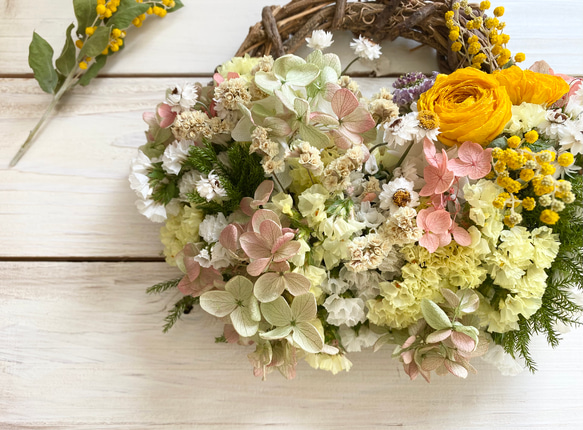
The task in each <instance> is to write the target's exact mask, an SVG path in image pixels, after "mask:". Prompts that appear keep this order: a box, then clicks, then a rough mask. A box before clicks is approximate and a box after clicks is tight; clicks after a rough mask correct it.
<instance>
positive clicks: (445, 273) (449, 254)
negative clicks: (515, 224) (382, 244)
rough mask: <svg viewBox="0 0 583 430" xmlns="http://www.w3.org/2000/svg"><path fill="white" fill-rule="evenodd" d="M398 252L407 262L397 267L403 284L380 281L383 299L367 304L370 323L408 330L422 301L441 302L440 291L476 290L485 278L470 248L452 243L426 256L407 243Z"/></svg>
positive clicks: (424, 250)
mask: <svg viewBox="0 0 583 430" xmlns="http://www.w3.org/2000/svg"><path fill="white" fill-rule="evenodd" d="M401 253H402V254H403V256H404V257H405V260H406V261H407V263H406V264H405V265H404V266H403V267H402V268H401V274H402V277H403V281H402V282H401V281H392V282H381V283H380V284H379V287H380V290H381V295H382V296H383V298H382V299H372V300H369V301H368V302H367V307H368V309H369V313H368V315H367V317H368V319H369V320H370V322H372V323H373V324H376V325H381V326H388V327H391V328H405V327H408V326H409V325H411V324H413V323H415V322H416V321H417V320H419V319H420V318H422V317H423V316H422V312H421V302H422V301H423V299H429V300H433V301H436V302H441V301H443V298H442V296H441V293H440V290H441V288H451V289H457V288H458V287H459V288H476V287H478V286H480V284H481V283H482V282H483V281H484V279H485V278H486V270H485V269H484V268H482V267H480V264H481V260H480V255H479V254H478V253H477V252H476V251H475V250H474V249H473V248H472V247H463V246H459V245H458V244H456V243H455V242H452V243H451V244H450V245H447V246H444V247H440V248H438V249H437V251H435V252H434V253H430V252H429V251H427V250H426V249H425V248H423V247H421V246H418V245H413V244H411V245H406V246H404V247H403V248H401Z"/></svg>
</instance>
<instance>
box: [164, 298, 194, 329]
mask: <svg viewBox="0 0 583 430" xmlns="http://www.w3.org/2000/svg"><path fill="white" fill-rule="evenodd" d="M198 301H199V298H198V297H192V296H184V297H183V298H181V299H180V300H178V301H177V302H176V303H175V304H174V306H173V307H172V309H170V311H169V312H168V315H167V316H166V318H164V321H165V322H166V324H164V328H163V330H162V331H163V332H164V333H167V332H168V330H170V329H171V328H172V327H173V326H174V324H176V322H177V321H178V320H179V319H180V317H181V316H182V315H186V314H189V313H190V311H191V310H192V308H193V307H194V305H196V304H197V303H198Z"/></svg>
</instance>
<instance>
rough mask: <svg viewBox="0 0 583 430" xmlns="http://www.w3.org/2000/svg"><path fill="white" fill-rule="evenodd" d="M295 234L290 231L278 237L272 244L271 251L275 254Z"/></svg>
mask: <svg viewBox="0 0 583 430" xmlns="http://www.w3.org/2000/svg"><path fill="white" fill-rule="evenodd" d="M294 236H295V235H294V233H291V232H289V233H286V234H284V235H282V236H280V237H278V238H277V239H276V240H275V242H274V243H273V245H272V246H271V253H272V254H275V253H276V252H277V251H278V250H279V249H280V248H281V247H282V246H283V245H284V244H285V243H286V242H289V241H290V240H292V239H293V238H294Z"/></svg>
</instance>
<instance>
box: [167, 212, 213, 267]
mask: <svg viewBox="0 0 583 430" xmlns="http://www.w3.org/2000/svg"><path fill="white" fill-rule="evenodd" d="M202 220H203V213H202V212H201V211H199V210H198V209H194V208H191V207H190V206H182V207H181V208H180V211H179V212H178V214H176V215H174V216H172V215H170V216H168V219H167V220H166V224H164V226H163V227H162V228H161V229H160V240H161V241H162V244H163V245H164V256H165V257H166V262H167V263H168V264H169V265H171V266H176V260H175V257H176V255H177V254H178V253H179V252H180V251H182V249H184V247H185V246H186V244H187V243H196V242H198V241H199V240H200V238H199V236H198V227H199V225H200V223H201V222H202Z"/></svg>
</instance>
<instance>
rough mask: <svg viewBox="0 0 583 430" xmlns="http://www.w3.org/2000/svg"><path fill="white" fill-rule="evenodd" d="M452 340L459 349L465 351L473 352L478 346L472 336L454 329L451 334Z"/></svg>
mask: <svg viewBox="0 0 583 430" xmlns="http://www.w3.org/2000/svg"><path fill="white" fill-rule="evenodd" d="M451 341H452V343H453V344H454V345H455V346H456V348H457V349H459V350H460V351H463V352H472V351H473V350H474V348H475V347H476V342H475V341H474V339H472V338H471V337H470V336H468V335H467V334H464V333H459V332H457V331H454V332H453V333H452V334H451Z"/></svg>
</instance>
